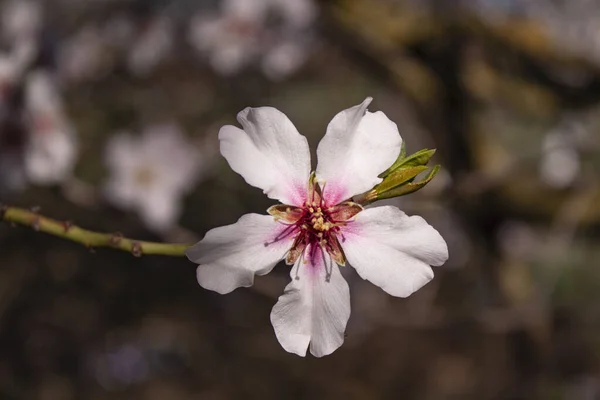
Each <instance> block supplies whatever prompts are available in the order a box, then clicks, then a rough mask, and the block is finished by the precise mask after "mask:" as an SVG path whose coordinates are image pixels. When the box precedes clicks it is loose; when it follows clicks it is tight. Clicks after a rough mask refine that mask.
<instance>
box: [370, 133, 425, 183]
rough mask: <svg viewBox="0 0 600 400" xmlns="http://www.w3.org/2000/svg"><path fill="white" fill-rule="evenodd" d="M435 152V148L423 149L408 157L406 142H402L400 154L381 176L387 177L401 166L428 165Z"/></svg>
mask: <svg viewBox="0 0 600 400" xmlns="http://www.w3.org/2000/svg"><path fill="white" fill-rule="evenodd" d="M434 154H435V149H423V150H419V151H417V152H416V153H414V154H411V155H410V156H408V157H406V148H405V147H404V142H402V150H400V155H399V156H398V158H397V159H396V161H395V162H394V163H393V164H392V166H391V167H389V168H388V169H386V170H385V171H384V172H383V173H381V174H380V175H379V177H380V178H385V177H386V176H388V175H389V174H391V173H392V172H394V171H396V170H398V169H399V168H403V167H417V166H423V165H427V163H429V160H431V157H433V155H434Z"/></svg>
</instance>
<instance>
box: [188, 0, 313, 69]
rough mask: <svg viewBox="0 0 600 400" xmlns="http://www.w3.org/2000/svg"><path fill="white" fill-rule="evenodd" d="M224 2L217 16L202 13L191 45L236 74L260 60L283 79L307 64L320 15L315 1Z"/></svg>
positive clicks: (218, 66)
mask: <svg viewBox="0 0 600 400" xmlns="http://www.w3.org/2000/svg"><path fill="white" fill-rule="evenodd" d="M220 6H221V9H220V13H219V14H218V15H210V14H208V15H207V14H206V13H198V14H197V15H196V16H194V17H193V18H192V20H191V22H190V29H189V41H190V43H191V44H192V46H193V47H194V48H195V49H196V50H197V51H198V52H199V53H200V54H204V55H207V57H208V59H209V61H210V63H211V65H212V66H213V68H214V69H215V70H216V71H217V72H219V73H221V74H223V75H232V74H236V73H238V72H240V71H241V70H242V69H244V68H245V67H247V66H249V65H251V64H253V63H257V64H259V65H260V68H261V69H262V71H263V72H264V73H265V75H266V76H267V77H268V78H270V79H272V80H279V79H282V78H285V77H286V76H287V75H289V74H291V73H293V72H295V71H296V70H297V69H298V68H299V67H300V66H301V65H302V64H303V62H304V61H305V59H306V57H307V53H308V50H309V46H310V44H311V40H312V36H311V26H312V24H313V22H314V21H315V19H316V17H317V8H316V5H315V4H314V3H313V2H312V0H253V1H248V0H224V1H222V2H221V3H220Z"/></svg>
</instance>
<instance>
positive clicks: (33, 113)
mask: <svg viewBox="0 0 600 400" xmlns="http://www.w3.org/2000/svg"><path fill="white" fill-rule="evenodd" d="M25 102H26V103H25V117H26V124H27V128H28V138H29V140H28V144H27V147H26V150H25V169H26V171H27V176H28V178H29V180H30V181H31V182H33V183H36V184H55V183H59V182H62V181H64V180H65V179H67V178H69V177H70V175H71V174H72V171H73V167H74V165H75V162H76V159H77V141H76V138H75V133H74V131H73V129H72V127H71V125H70V123H69V121H68V119H67V117H66V115H65V113H64V110H63V108H62V101H61V98H60V95H59V93H58V91H57V88H56V87H55V84H54V82H53V80H52V78H51V76H50V75H49V74H48V73H46V72H43V71H37V72H33V73H31V74H29V75H28V77H27V81H26V84H25Z"/></svg>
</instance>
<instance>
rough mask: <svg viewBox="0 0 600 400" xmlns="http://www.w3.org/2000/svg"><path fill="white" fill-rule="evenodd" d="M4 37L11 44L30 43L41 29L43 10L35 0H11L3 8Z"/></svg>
mask: <svg viewBox="0 0 600 400" xmlns="http://www.w3.org/2000/svg"><path fill="white" fill-rule="evenodd" d="M1 11H2V19H1V21H2V27H1V30H2V35H3V37H4V38H5V39H6V40H8V41H9V42H11V43H13V42H21V41H30V40H32V39H33V38H34V37H35V36H37V35H38V33H39V31H40V29H41V21H42V9H41V6H40V4H39V3H38V2H37V1H34V0H11V1H8V2H6V3H5V4H4V6H3V7H2V10H1Z"/></svg>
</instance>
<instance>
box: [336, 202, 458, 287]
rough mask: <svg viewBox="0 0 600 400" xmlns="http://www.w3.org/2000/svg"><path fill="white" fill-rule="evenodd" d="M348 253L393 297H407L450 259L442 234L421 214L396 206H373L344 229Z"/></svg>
mask: <svg viewBox="0 0 600 400" xmlns="http://www.w3.org/2000/svg"><path fill="white" fill-rule="evenodd" d="M340 243H341V245H342V248H343V250H344V254H345V255H346V258H347V259H348V262H349V263H350V265H352V266H353V267H354V268H355V269H356V271H357V272H358V274H359V275H360V276H361V277H362V278H363V279H366V280H368V281H370V282H372V283H374V284H375V285H377V286H379V287H381V288H382V289H383V290H385V291H386V292H387V293H389V294H391V295H392V296H398V297H407V296H409V295H411V294H412V293H413V292H415V291H416V290H418V289H420V288H421V287H422V286H423V285H425V284H426V283H427V282H429V281H430V280H431V279H432V278H433V270H432V269H431V267H430V265H434V266H439V265H442V264H443V263H444V262H446V260H447V259H448V247H447V245H446V242H445V241H444V239H443V238H442V236H441V235H440V234H439V233H438V231H436V230H435V229H434V228H433V227H432V226H431V225H429V224H427V222H425V220H424V219H423V218H421V217H419V216H412V217H409V216H408V215H406V214H405V213H403V212H402V211H400V210H399V209H397V208H396V207H393V206H383V207H375V208H369V209H366V210H364V211H361V212H360V213H358V214H357V215H356V219H355V221H354V222H353V223H351V224H349V225H347V226H346V227H345V228H344V229H343V236H342V239H341V240H340Z"/></svg>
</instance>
